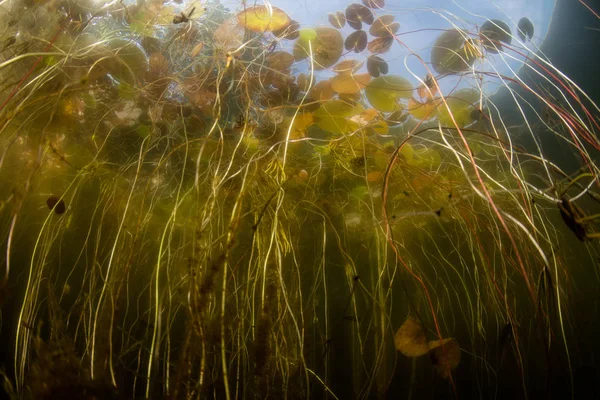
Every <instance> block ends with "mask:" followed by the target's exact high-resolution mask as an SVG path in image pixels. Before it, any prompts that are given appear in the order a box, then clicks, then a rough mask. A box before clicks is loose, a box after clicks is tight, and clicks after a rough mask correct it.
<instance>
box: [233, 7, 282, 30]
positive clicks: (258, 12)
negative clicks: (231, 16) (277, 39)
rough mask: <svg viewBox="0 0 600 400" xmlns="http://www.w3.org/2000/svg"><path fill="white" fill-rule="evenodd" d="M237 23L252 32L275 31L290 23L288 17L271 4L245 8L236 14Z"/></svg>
mask: <svg viewBox="0 0 600 400" xmlns="http://www.w3.org/2000/svg"><path fill="white" fill-rule="evenodd" d="M237 20H238V23H239V24H240V25H242V26H245V27H246V28H248V29H249V30H251V31H254V32H265V31H277V30H280V29H283V28H285V27H286V26H288V25H289V24H290V21H291V20H290V17H289V16H288V15H287V14H286V13H285V12H284V11H283V10H281V9H279V8H277V7H273V6H269V7H267V6H254V7H249V8H246V9H245V10H244V11H242V12H240V13H239V14H238V15H237Z"/></svg>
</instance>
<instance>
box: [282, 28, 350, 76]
mask: <svg viewBox="0 0 600 400" xmlns="http://www.w3.org/2000/svg"><path fill="white" fill-rule="evenodd" d="M312 33H314V37H311V36H312V35H309V34H312ZM343 44H344V39H343V38H342V35H341V33H340V32H339V31H337V30H336V29H333V28H329V27H324V26H320V27H317V28H315V29H310V30H305V29H302V30H300V37H299V38H298V40H297V41H296V43H295V45H294V51H293V53H294V58H295V60H296V61H300V60H303V59H305V58H307V57H309V56H310V55H311V48H312V56H313V61H314V68H315V69H325V68H329V67H331V66H332V65H334V64H335V63H337V62H338V60H339V59H340V57H341V56H342V52H343V50H344V49H343Z"/></svg>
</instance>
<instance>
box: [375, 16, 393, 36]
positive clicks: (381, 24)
mask: <svg viewBox="0 0 600 400" xmlns="http://www.w3.org/2000/svg"><path fill="white" fill-rule="evenodd" d="M398 29H400V24H399V23H398V22H394V16H393V15H390V14H386V15H382V16H381V17H379V18H377V19H376V20H375V21H374V22H373V25H371V29H369V33H370V34H371V36H375V37H382V36H391V35H393V34H394V33H396V32H397V31H398Z"/></svg>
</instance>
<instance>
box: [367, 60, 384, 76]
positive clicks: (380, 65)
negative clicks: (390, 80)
mask: <svg viewBox="0 0 600 400" xmlns="http://www.w3.org/2000/svg"><path fill="white" fill-rule="evenodd" d="M367 71H369V74H371V76H372V77H373V78H379V76H380V75H386V74H387V73H388V71H389V66H388V64H387V63H386V62H385V60H384V59H383V58H381V57H379V56H375V55H371V56H369V58H367Z"/></svg>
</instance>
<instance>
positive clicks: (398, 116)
mask: <svg viewBox="0 0 600 400" xmlns="http://www.w3.org/2000/svg"><path fill="white" fill-rule="evenodd" d="M408 115H409V114H408V113H406V112H405V111H404V110H398V111H394V112H393V113H391V114H390V115H389V116H388V117H386V119H385V122H386V123H387V124H388V125H389V126H396V125H400V124H401V123H403V122H404V121H406V120H407V119H408Z"/></svg>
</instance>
